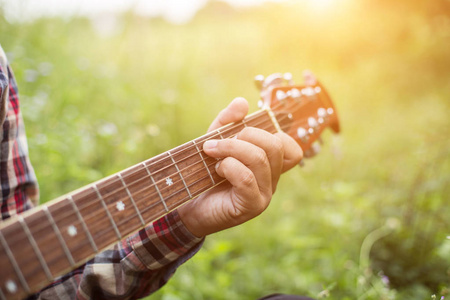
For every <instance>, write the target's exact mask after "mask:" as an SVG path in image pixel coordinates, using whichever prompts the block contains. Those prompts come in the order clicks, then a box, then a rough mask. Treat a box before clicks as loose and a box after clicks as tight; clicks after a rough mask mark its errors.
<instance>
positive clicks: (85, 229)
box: [0, 109, 279, 299]
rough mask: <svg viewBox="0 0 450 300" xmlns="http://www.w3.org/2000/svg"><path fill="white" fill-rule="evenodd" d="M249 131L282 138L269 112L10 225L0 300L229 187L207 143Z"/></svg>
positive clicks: (3, 244) (1, 262) (1, 245)
mask: <svg viewBox="0 0 450 300" xmlns="http://www.w3.org/2000/svg"><path fill="white" fill-rule="evenodd" d="M246 126H252V127H257V128H261V129H264V130H267V131H269V132H271V133H275V132H276V131H278V130H279V124H278V123H277V121H276V120H275V118H274V116H273V113H272V112H271V111H270V110H268V109H266V110H261V111H258V112H256V113H254V114H252V115H249V116H247V117H246V118H245V119H244V120H243V121H242V122H240V123H233V124H229V125H227V126H225V127H222V128H220V129H218V130H215V131H213V132H210V133H208V134H206V135H204V136H201V137H199V138H197V139H194V140H192V141H190V142H188V143H186V144H183V145H181V146H179V147H176V148H174V149H171V150H169V151H167V152H165V153H162V154H160V155H158V156H156V157H153V158H151V159H149V160H146V161H144V162H141V163H139V164H137V165H134V166H132V167H130V168H128V169H126V170H123V171H121V172H118V173H116V174H113V175H111V176H109V177H107V178H105V179H102V180H100V181H97V182H95V183H92V184H90V185H88V186H86V187H84V188H81V189H79V190H77V191H75V192H72V193H70V194H68V195H65V196H63V197H60V198H58V199H56V200H53V201H51V202H48V203H46V204H44V205H41V206H39V207H37V208H35V209H33V210H31V211H29V212H27V213H25V214H23V215H21V216H17V217H16V218H13V219H11V220H8V221H6V222H5V224H4V225H2V226H1V228H0V266H1V268H0V299H6V298H9V297H13V298H21V297H24V296H25V295H28V294H30V293H33V292H36V291H37V290H39V289H40V288H42V287H43V286H45V285H47V284H48V283H50V282H51V281H53V279H54V278H55V277H57V276H59V275H62V274H65V273H67V272H68V271H70V270H72V269H74V268H76V267H78V266H80V265H82V264H83V263H85V262H86V261H87V260H89V259H90V258H92V257H93V256H95V254H96V253H98V252H100V251H102V250H104V249H107V248H109V247H111V246H112V245H113V244H115V243H116V242H118V241H120V240H122V239H123V238H125V237H127V236H129V235H130V234H132V233H133V232H136V231H137V230H139V229H141V228H143V227H145V226H146V225H147V224H149V223H150V222H151V221H154V220H156V219H158V218H160V217H162V216H164V215H165V214H167V213H169V212H170V211H172V210H174V209H176V208H177V207H179V206H180V205H182V204H183V203H185V202H187V201H189V200H191V199H193V198H195V197H197V196H199V195H200V194H202V193H203V192H205V191H207V190H209V189H210V188H212V187H214V186H216V185H218V184H220V183H222V182H224V181H225V180H224V179H223V178H221V177H220V176H218V175H217V173H216V171H215V164H216V163H217V160H216V159H214V158H211V157H208V156H207V155H205V154H204V152H203V150H202V149H203V143H204V142H205V141H206V140H208V139H226V138H231V137H233V136H235V135H236V134H237V133H238V132H239V131H241V130H242V129H243V128H244V127H246Z"/></svg>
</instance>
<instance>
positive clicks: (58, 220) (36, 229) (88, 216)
mask: <svg viewBox="0 0 450 300" xmlns="http://www.w3.org/2000/svg"><path fill="white" fill-rule="evenodd" d="M269 121H270V120H264V121H263V122H260V124H263V123H267V122H269ZM260 124H255V125H256V126H257V125H260ZM240 126H242V125H241V124H238V125H237V126H234V127H232V128H230V130H228V131H223V132H222V134H224V135H225V134H227V132H230V131H232V129H235V128H237V127H240ZM213 136H214V135H213ZM233 136H234V135H233ZM231 137H232V136H230V137H227V138H231ZM190 148H193V147H190ZM202 153H204V152H203V150H200V151H198V150H196V153H194V154H191V155H190V156H189V158H190V157H192V156H196V155H201V154H202ZM208 157H209V156H207V158H208ZM165 159H170V158H169V157H166V158H165ZM186 159H187V158H186ZM184 160H185V159H183V160H181V161H180V162H182V161H184ZM203 160H204V159H203V158H202V159H200V160H198V161H196V162H195V163H193V164H198V163H202V161H203ZM161 161H163V160H161ZM180 162H178V163H180ZM215 163H216V161H214V162H213V164H215ZM172 165H174V164H173V163H172ZM137 166H138V167H139V170H137V171H135V172H133V174H135V173H137V172H139V171H143V170H144V171H145V167H140V166H141V164H139V165H137ZM209 166H211V165H209ZM209 166H208V167H209ZM147 167H148V166H147ZM163 169H166V168H163ZM184 170H185V169H183V170H181V171H180V172H174V173H173V174H171V175H170V176H174V175H176V174H180V173H181V172H182V171H184ZM158 171H159V170H158ZM157 173H158V172H155V173H153V174H152V175H153V176H154V175H155V174H157ZM146 174H147V173H146ZM130 175H131V174H129V175H127V176H124V178H128V177H129V176H130ZM170 176H169V177H170ZM181 176H182V175H181V174H180V178H181ZM147 178H149V179H150V176H149V175H146V176H143V177H141V178H139V179H138V180H135V181H133V182H131V183H128V184H127V186H130V185H132V184H135V183H137V182H139V181H143V180H146V179H147ZM163 181H164V179H161V180H159V181H157V182H156V183H155V184H150V185H147V187H148V188H149V189H152V188H153V187H154V186H155V185H158V184H160V183H161V182H163ZM114 182H116V183H117V182H118V180H116V181H114ZM109 185H111V184H109ZM109 185H108V186H109ZM122 186H123V184H122ZM168 188H169V187H168V186H167V187H164V188H162V189H160V191H161V192H162V193H164V192H165V191H166V190H167V189H168ZM125 189H126V187H125V186H123V187H121V188H119V189H116V190H114V191H113V192H110V193H107V194H105V195H102V198H104V199H107V198H108V197H109V196H111V195H112V194H115V193H117V192H119V191H125ZM184 190H185V189H184ZM142 191H143V189H141V190H139V191H136V192H135V194H137V193H140V192H142ZM88 195H93V196H95V199H98V197H97V196H96V195H95V191H94V190H93V191H92V192H90V193H89V194H87V195H86V196H88ZM156 195H157V194H156V193H154V194H152V195H150V197H152V196H156ZM172 195H173V194H172ZM172 195H171V196H172ZM86 196H85V197H86ZM169 198H170V197H169ZM124 199H129V197H128V195H126V196H125V197H123V198H120V199H118V200H116V201H115V202H112V203H109V204H107V207H108V208H114V206H115V205H116V203H117V202H119V201H122V200H124ZM146 200H148V199H144V200H141V201H139V203H141V202H142V201H146ZM75 202H76V200H75ZM161 203H162V202H161V201H158V202H156V203H155V205H159V204H161ZM96 204H97V203H87V204H86V205H84V206H79V207H78V210H79V211H82V210H84V209H87V208H89V206H91V205H96ZM136 204H138V203H136ZM71 215H73V213H71V212H67V213H66V214H59V215H58V216H53V218H54V221H55V222H56V223H58V222H60V221H61V220H64V219H65V218H67V217H68V216H71ZM92 217H95V214H89V215H86V216H84V218H83V219H84V220H85V221H87V220H89V219H90V218H92ZM45 227H46V225H45V223H43V225H41V226H39V227H38V228H36V227H35V228H33V232H34V234H38V233H39V232H40V231H42V229H46V228H45ZM14 242H15V241H14Z"/></svg>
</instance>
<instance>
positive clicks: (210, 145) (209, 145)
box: [203, 140, 218, 149]
mask: <svg viewBox="0 0 450 300" xmlns="http://www.w3.org/2000/svg"><path fill="white" fill-rule="evenodd" d="M217 142H218V141H217V140H209V141H206V142H205V143H203V149H213V148H216V147H217Z"/></svg>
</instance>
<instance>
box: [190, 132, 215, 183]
mask: <svg viewBox="0 0 450 300" xmlns="http://www.w3.org/2000/svg"><path fill="white" fill-rule="evenodd" d="M192 143H194V146H195V149H197V153H198V155H200V157H201V158H202V162H203V164H204V165H205V168H206V171H208V174H209V178H211V181H212V183H213V184H216V182H215V181H214V178H213V177H212V175H211V172H210V171H209V168H208V166H207V165H206V161H205V159H204V158H203V155H202V153H201V152H200V150H199V149H198V146H197V143H196V142H195V140H193V141H192Z"/></svg>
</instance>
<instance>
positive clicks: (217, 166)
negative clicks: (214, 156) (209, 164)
mask: <svg viewBox="0 0 450 300" xmlns="http://www.w3.org/2000/svg"><path fill="white" fill-rule="evenodd" d="M221 162H222V161H221V160H219V161H218V162H217V163H216V165H215V168H216V171H217V169H218V168H219V166H220V163H221Z"/></svg>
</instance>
